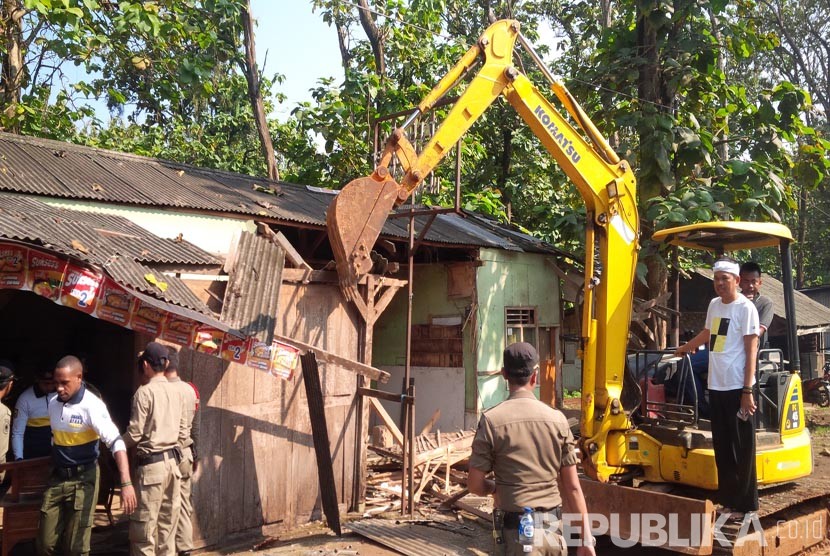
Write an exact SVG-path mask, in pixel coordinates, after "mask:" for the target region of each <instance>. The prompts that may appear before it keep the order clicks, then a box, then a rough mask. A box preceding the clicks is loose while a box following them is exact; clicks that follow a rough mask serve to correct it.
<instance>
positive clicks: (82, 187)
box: [0, 133, 564, 254]
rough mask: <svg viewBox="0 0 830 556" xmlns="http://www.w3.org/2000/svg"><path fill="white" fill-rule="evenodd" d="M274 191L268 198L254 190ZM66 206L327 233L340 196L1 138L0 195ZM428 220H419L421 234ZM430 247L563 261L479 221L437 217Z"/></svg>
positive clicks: (394, 226) (397, 225) (396, 229)
mask: <svg viewBox="0 0 830 556" xmlns="http://www.w3.org/2000/svg"><path fill="white" fill-rule="evenodd" d="M255 188H257V189H259V188H265V189H270V190H273V191H274V192H275V193H274V194H268V193H264V192H261V191H256V190H254V189H255ZM3 190H4V191H15V192H21V193H30V194H35V195H45V196H51V197H60V198H69V199H87V200H95V201H101V202H110V203H123V204H130V205H145V206H153V207H176V208H180V209H190V210H202V211H211V212H225V213H235V214H241V215H247V216H251V215H254V216H260V217H268V218H272V219H275V220H277V221H283V222H286V223H295V224H302V225H308V226H314V227H318V228H320V229H323V228H324V227H325V218H326V209H327V208H328V205H329V203H330V202H331V200H332V196H333V194H334V193H335V192H332V191H329V190H323V189H319V188H315V187H307V186H302V185H296V184H291V183H285V182H280V183H276V182H271V181H269V180H267V179H265V178H257V177H253V176H245V175H242V174H236V173H233V172H226V171H222V170H212V169H208V168H197V167H194V166H189V165H186V164H179V163H174V162H168V161H163V160H158V159H152V158H146V157H141V156H136V155H131V154H125V153H119V152H114V151H106V150H102V149H94V148H90V147H83V146H79V145H72V144H69V143H61V142H58V141H50V140H46V139H38V138H32V137H23V136H19V135H11V134H6V133H0V191H3ZM426 220H427V217H419V218H418V219H417V221H418V223H419V228H420V227H422V226H423V224H424V223H425V222H426ZM381 236H386V237H390V238H398V239H404V238H407V237H408V236H409V233H408V231H407V219H406V218H398V219H390V220H388V221H387V222H386V224H385V226H384V227H383V232H382V233H381ZM425 241H426V242H427V243H432V244H439V245H440V244H446V245H453V246H457V247H459V248H467V247H490V248H495V249H505V250H510V251H528V252H535V253H557V254H564V253H560V252H559V251H558V250H557V249H555V248H554V247H553V246H551V245H549V244H546V243H544V242H542V241H539V240H538V239H536V238H533V237H531V236H529V235H527V234H524V233H521V232H520V231H518V230H516V229H511V228H509V227H507V226H503V225H501V224H500V223H498V222H495V221H493V220H492V219H488V218H487V217H485V216H482V215H475V214H472V213H467V212H465V213H464V215H463V216H462V215H458V214H452V213H450V214H443V215H439V216H438V217H437V218H436V220H435V222H434V223H433V225H432V227H431V228H430V229H429V232H428V233H427V235H426V238H425Z"/></svg>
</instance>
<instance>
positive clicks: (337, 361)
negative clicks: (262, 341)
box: [274, 334, 389, 383]
mask: <svg viewBox="0 0 830 556" xmlns="http://www.w3.org/2000/svg"><path fill="white" fill-rule="evenodd" d="M274 338H276V339H277V340H279V341H281V342H285V343H286V344H290V345H292V346H294V347H296V348H299V349H300V350H302V351H305V352H308V351H311V352H313V353H314V355H316V356H317V360H318V361H322V362H324V363H331V364H332V365H337V366H338V367H340V368H342V369H344V370H347V371H350V372H353V373H355V374H359V375H363V376H365V377H368V378H370V379H372V380H377V381H378V382H382V383H386V382H389V373H387V372H386V371H381V370H380V369H376V368H374V367H372V366H369V365H365V364H363V363H358V362H357V361H352V360H351V359H347V358H345V357H341V356H340V355H335V354H333V353H331V352H328V351H326V350H324V349H321V348H318V347H317V346H312V345H310V344H306V343H305V342H300V341H299V340H295V339H294V338H289V337H288V336H283V335H281V334H274Z"/></svg>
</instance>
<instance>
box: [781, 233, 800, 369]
mask: <svg viewBox="0 0 830 556" xmlns="http://www.w3.org/2000/svg"><path fill="white" fill-rule="evenodd" d="M781 270H782V274H783V276H782V277H781V279H782V281H783V282H784V312H785V313H786V314H787V356H788V359H789V360H790V372H795V373H798V372H801V357H800V355H799V353H798V333H797V326H798V323H796V319H795V316H796V315H795V293H794V291H795V290H794V288H793V259H792V253H791V251H790V242H789V241H787V240H781Z"/></svg>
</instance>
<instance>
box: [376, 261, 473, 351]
mask: <svg viewBox="0 0 830 556" xmlns="http://www.w3.org/2000/svg"><path fill="white" fill-rule="evenodd" d="M447 279H448V277H447V267H446V266H445V265H442V264H434V265H428V266H416V267H415V280H414V281H413V283H414V284H415V289H414V292H413V297H412V324H430V323H431V319H432V318H433V317H459V316H460V317H461V319H462V322H463V319H464V315H465V311H466V308H467V307H469V305H470V301H471V298H470V297H459V298H453V299H450V298H449V296H448V294H447ZM406 296H407V288H406V287H403V288H401V289H399V290H398V293H396V294H395V298H394V299H393V300H392V303H390V304H389V306H388V307H387V308H386V310H385V311H384V312H383V314H382V315H381V316H380V318H379V319H378V321H377V322H376V323H375V331H374V338H373V342H372V363H373V364H374V365H375V366H383V365H403V364H404V363H405V361H404V354H405V353H406V305H407V304H406ZM467 334H468V331H467V330H466V329H465V331H464V336H465V342H464V343H465V347H466V344H467V340H466V337H467ZM466 359H467V358H466V355H465V360H466Z"/></svg>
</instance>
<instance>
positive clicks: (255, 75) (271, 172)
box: [242, 0, 280, 181]
mask: <svg viewBox="0 0 830 556" xmlns="http://www.w3.org/2000/svg"><path fill="white" fill-rule="evenodd" d="M242 29H243V30H244V32H245V64H244V66H243V71H244V73H245V80H246V81H247V82H248V99H249V100H250V101H251V108H252V110H253V113H254V121H255V122H256V129H257V132H258V133H259V141H260V144H261V145H262V151H263V154H264V155H265V163H266V164H267V166H268V177H269V178H271V179H272V180H274V181H277V180H279V179H280V173H279V170H278V169H277V160H276V157H275V156H274V143H273V142H272V141H271V131H270V130H269V129H268V120H267V119H266V117H265V105H264V103H263V101H262V89H261V87H260V83H259V70H258V69H257V64H256V49H255V44H254V20H253V18H252V17H251V0H246V2H245V7H244V8H243V9H242Z"/></svg>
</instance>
